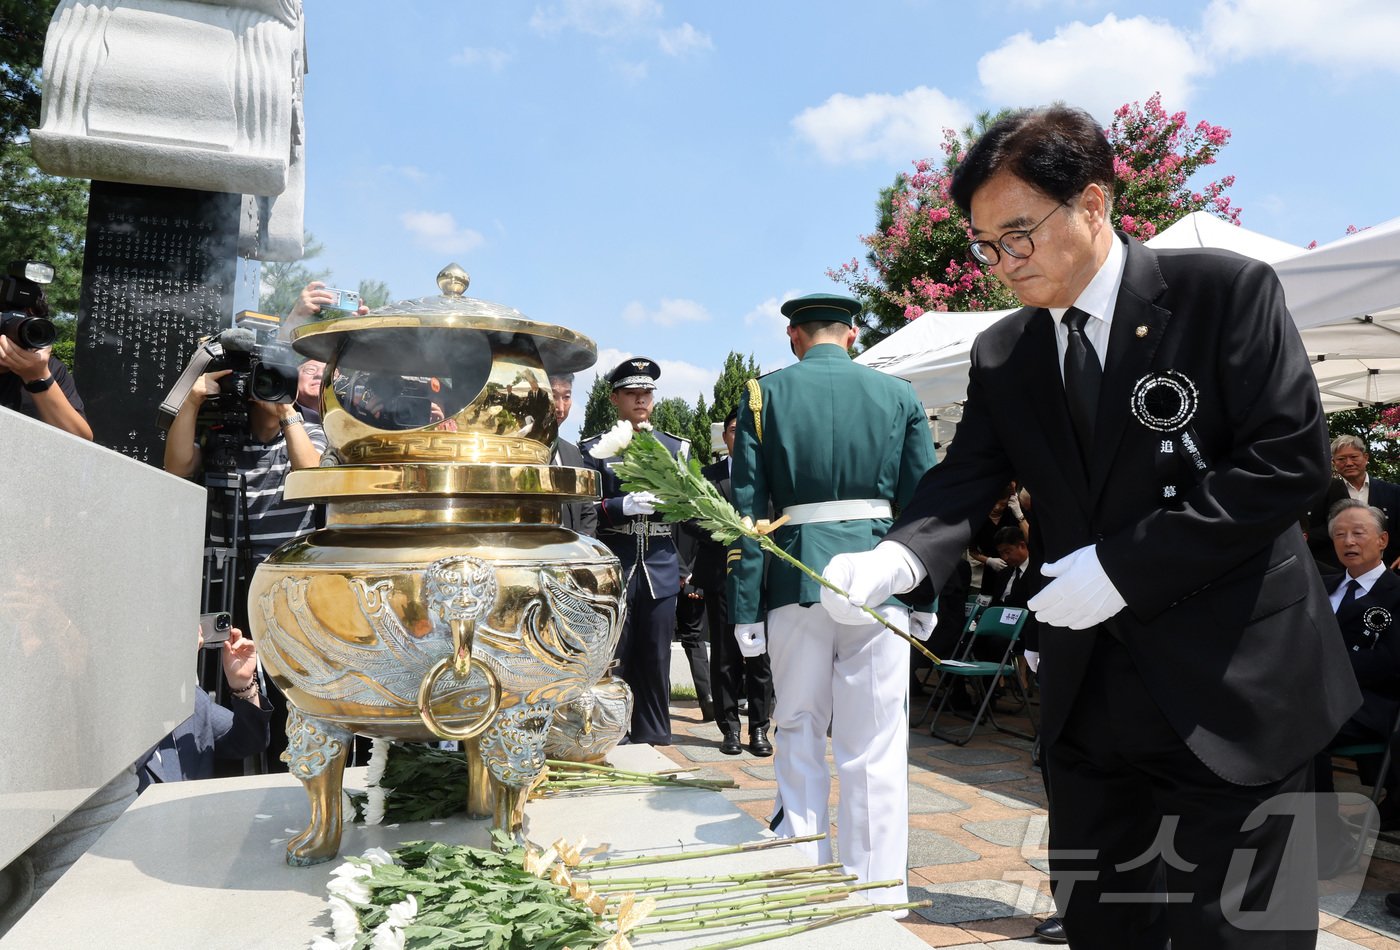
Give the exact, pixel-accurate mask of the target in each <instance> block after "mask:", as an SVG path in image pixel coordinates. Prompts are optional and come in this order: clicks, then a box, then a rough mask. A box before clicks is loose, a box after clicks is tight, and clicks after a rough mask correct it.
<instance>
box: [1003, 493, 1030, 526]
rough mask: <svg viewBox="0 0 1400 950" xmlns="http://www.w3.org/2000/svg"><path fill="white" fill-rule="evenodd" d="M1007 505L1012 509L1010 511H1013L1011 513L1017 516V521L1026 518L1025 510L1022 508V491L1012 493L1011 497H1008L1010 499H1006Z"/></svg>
mask: <svg viewBox="0 0 1400 950" xmlns="http://www.w3.org/2000/svg"><path fill="white" fill-rule="evenodd" d="M1006 507H1007V508H1008V509H1010V511H1011V513H1012V514H1013V515H1015V516H1016V520H1017V521H1022V520H1024V519H1025V517H1026V515H1025V512H1023V511H1022V510H1021V493H1020V492H1016V494H1014V495H1012V496H1011V497H1010V498H1008V499H1007V500H1006Z"/></svg>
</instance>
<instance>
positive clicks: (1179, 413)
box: [1130, 369, 1208, 499]
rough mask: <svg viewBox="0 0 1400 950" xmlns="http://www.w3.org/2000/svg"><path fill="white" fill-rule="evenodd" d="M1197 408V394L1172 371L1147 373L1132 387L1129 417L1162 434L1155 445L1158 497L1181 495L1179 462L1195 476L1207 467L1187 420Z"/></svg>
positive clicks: (1193, 386)
mask: <svg viewBox="0 0 1400 950" xmlns="http://www.w3.org/2000/svg"><path fill="white" fill-rule="evenodd" d="M1199 407H1200V393H1199V392H1198V391H1197V389H1196V384H1195V383H1194V382H1193V381H1192V380H1191V378H1190V377H1189V376H1187V375H1186V374H1185V373H1182V372H1178V371H1177V370H1174V369H1167V370H1159V371H1157V372H1153V373H1148V374H1147V375H1146V376H1143V377H1142V378H1141V379H1139V380H1138V381H1137V382H1136V383H1135V384H1134V385H1133V392H1132V396H1131V397H1130V408H1131V411H1132V414H1133V418H1134V419H1136V420H1137V422H1138V424H1139V425H1141V426H1143V427H1144V428H1146V429H1151V430H1152V431H1154V432H1161V433H1163V434H1164V436H1167V437H1164V438H1162V439H1161V440H1160V441H1159V443H1158V452H1157V471H1158V474H1159V476H1160V479H1161V482H1162V498H1163V499H1174V498H1176V497H1178V495H1180V493H1181V492H1182V490H1183V489H1182V487H1181V486H1179V485H1178V484H1177V481H1178V478H1177V476H1178V475H1179V474H1180V471H1179V464H1180V463H1179V462H1178V461H1177V459H1182V460H1184V461H1185V462H1186V463H1187V464H1188V465H1189V466H1190V468H1191V469H1192V470H1194V471H1195V472H1196V473H1197V474H1199V473H1202V472H1204V471H1205V470H1206V468H1207V467H1208V463H1207V462H1206V458H1205V454H1204V452H1202V450H1201V445H1200V440H1199V439H1198V438H1197V436H1196V432H1195V430H1194V429H1192V428H1191V420H1193V419H1194V418H1195V417H1196V410H1197V409H1198V408H1199Z"/></svg>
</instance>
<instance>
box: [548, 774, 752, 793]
mask: <svg viewBox="0 0 1400 950" xmlns="http://www.w3.org/2000/svg"><path fill="white" fill-rule="evenodd" d="M733 787H734V783H733V782H731V781H721V780H719V779H702V778H697V779H687V780H685V781H679V782H644V781H641V780H639V779H607V778H587V779H583V778H581V779H563V780H558V779H546V780H545V781H543V782H541V783H540V784H539V785H537V786H536V790H537V791H540V792H542V793H543V794H549V793H551V792H567V791H577V790H580V789H590V788H703V789H707V790H709V791H712V792H718V791H720V790H721V789H725V788H733Z"/></svg>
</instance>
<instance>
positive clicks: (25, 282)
mask: <svg viewBox="0 0 1400 950" xmlns="http://www.w3.org/2000/svg"><path fill="white" fill-rule="evenodd" d="M51 283H53V265H51V264H44V263H42V262H40V261H15V262H13V263H12V264H10V266H9V267H8V268H7V270H6V273H5V276H3V277H0V336H7V337H9V338H10V339H11V340H13V341H14V342H15V343H17V344H18V345H20V346H22V347H24V348H25V349H26V350H42V349H43V348H44V347H46V346H52V345H53V341H54V340H56V339H58V331H57V330H55V329H54V325H53V321H52V320H49V319H48V318H47V317H45V316H36V315H34V314H31V313H29V310H30V308H31V307H34V306H36V305H39V304H41V303H42V302H43V300H44V287H43V285H44V284H51Z"/></svg>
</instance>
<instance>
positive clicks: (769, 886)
mask: <svg viewBox="0 0 1400 950" xmlns="http://www.w3.org/2000/svg"><path fill="white" fill-rule="evenodd" d="M855 879H856V876H855V875H854V874H849V875H844V876H841V877H832V876H830V875H816V874H814V875H812V876H811V877H791V878H777V879H771V880H763V881H745V882H743V883H740V884H716V885H714V886H713V887H689V888H685V889H684V890H675V891H671V890H667V889H661V890H652V889H647V890H646V891H644V892H641V893H645V894H646V896H647V897H654V898H656V899H657V900H658V901H669V900H680V899H689V898H692V897H708V896H713V895H715V894H734V893H736V892H738V891H756V890H766V891H771V892H777V891H781V890H783V889H784V888H793V887H808V886H810V885H813V884H844V883H847V882H849V881H854V880H855ZM593 890H594V891H595V892H596V893H600V894H605V895H611V896H609V897H608V898H607V899H608V901H609V902H611V903H620V902H621V901H622V900H623V898H625V897H626V895H627V894H631V893H633V891H632V890H631V889H619V888H608V889H606V890H601V891H600V890H599V889H598V888H596V887H594V888H593ZM666 906H667V910H668V911H669V910H670V908H672V907H680V906H684V905H680V904H668V905H666Z"/></svg>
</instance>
